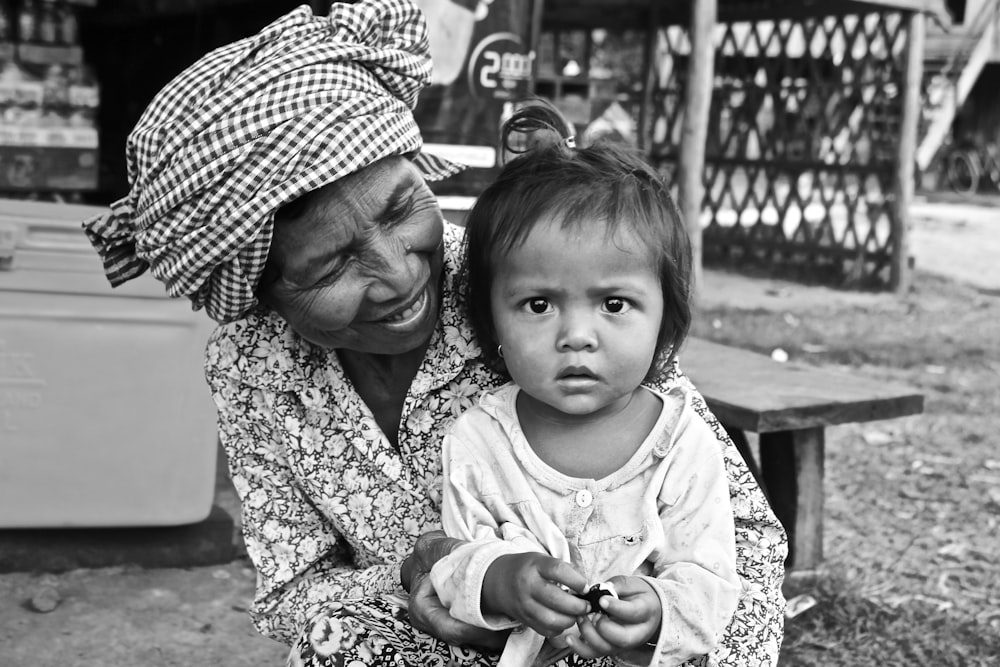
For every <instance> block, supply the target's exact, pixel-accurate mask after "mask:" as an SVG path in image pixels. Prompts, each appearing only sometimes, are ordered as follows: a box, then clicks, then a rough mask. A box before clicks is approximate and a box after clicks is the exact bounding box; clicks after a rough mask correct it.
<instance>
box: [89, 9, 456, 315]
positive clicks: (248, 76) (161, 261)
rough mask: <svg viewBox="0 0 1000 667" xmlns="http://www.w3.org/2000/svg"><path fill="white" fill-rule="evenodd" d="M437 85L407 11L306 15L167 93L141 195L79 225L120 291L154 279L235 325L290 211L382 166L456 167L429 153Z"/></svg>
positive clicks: (287, 19) (153, 109)
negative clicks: (422, 126)
mask: <svg viewBox="0 0 1000 667" xmlns="http://www.w3.org/2000/svg"><path fill="white" fill-rule="evenodd" d="M429 82H430V60H429V56H428V46H427V32H426V26H425V24H424V19H423V16H422V15H421V14H420V11H419V10H418V9H417V8H416V7H415V6H414V5H413V4H411V3H410V2H409V0H362V1H361V2H358V3H356V4H353V5H346V4H340V3H336V4H334V5H333V6H332V7H331V10H330V15H329V17H321V16H313V14H312V11H311V10H310V9H309V7H307V6H302V7H299V8H297V9H296V10H294V11H292V12H291V13H289V14H287V15H286V16H284V17H282V18H280V19H278V20H277V21H275V22H274V23H272V24H271V25H269V26H268V27H266V28H265V29H264V30H262V31H261V32H260V33H258V34H256V35H254V36H252V37H248V38H246V39H243V40H240V41H238V42H234V43H232V44H229V45H226V46H223V47H221V48H219V49H216V50H215V51H212V52H211V53H209V54H207V55H206V56H204V57H203V58H201V59H200V60H198V61H197V62H196V63H194V64H193V65H192V66H190V67H189V68H188V69H186V70H185V71H184V72H182V73H181V74H180V75H179V76H177V77H176V78H175V79H174V80H173V81H171V82H170V83H169V84H167V86H166V87H165V88H164V89H163V90H161V91H160V92H159V93H158V94H157V96H156V97H155V98H154V99H153V101H152V102H151V103H150V105H149V106H148V107H147V109H146V111H145V112H144V113H143V115H142V117H141V118H140V120H139V123H138V124H137V125H136V127H135V128H134V129H133V130H132V132H131V134H130V135H129V137H128V142H127V146H126V159H127V162H128V179H129V183H130V185H131V189H130V191H129V193H128V195H126V196H125V197H124V198H122V199H120V200H118V201H117V202H115V203H114V204H112V205H111V208H110V210H109V212H107V213H105V214H103V215H100V216H96V217H94V218H91V219H89V220H87V221H85V222H84V223H83V226H84V230H85V231H86V233H87V235H88V237H89V238H90V241H91V243H92V244H93V245H94V247H95V248H96V249H97V251H98V253H99V254H100V255H101V257H102V259H103V261H104V270H105V273H106V274H107V277H108V280H109V281H110V282H111V284H112V285H116V286H117V285H120V284H122V283H124V282H126V281H128V280H131V279H132V278H135V277H137V276H139V275H141V274H142V273H144V272H145V271H146V270H147V269H150V270H151V271H152V273H153V276H155V277H156V278H157V279H159V280H160V281H162V282H163V283H165V284H166V286H167V294H169V295H170V296H174V297H180V296H187V297H189V298H190V299H191V300H192V302H193V304H194V307H195V309H198V308H201V307H205V308H206V310H207V312H208V314H209V316H210V317H212V318H213V319H215V320H217V321H219V322H228V321H231V320H235V319H238V318H240V317H242V316H243V315H244V314H246V313H247V312H248V311H249V310H250V309H251V308H253V307H254V306H255V305H256V303H257V300H256V297H255V295H254V291H255V288H256V285H257V283H258V281H259V278H260V275H261V272H262V271H263V268H264V262H265V260H266V259H267V253H268V250H269V248H270V245H271V235H272V230H273V225H274V214H275V211H276V210H277V209H278V208H279V207H281V206H282V205H283V204H286V203H288V202H289V201H292V200H293V199H295V198H297V197H299V196H301V195H302V194H305V193H306V192H310V191H312V190H315V189H317V188H319V187H321V186H323V185H326V184H327V183H331V182H333V181H335V180H337V179H339V178H341V177H343V176H346V175H348V174H351V173H354V172H356V171H358V170H359V169H361V168H363V167H366V166H368V165H370V164H372V163H374V162H376V161H378V160H380V159H382V158H384V157H388V156H391V155H411V156H413V158H414V161H415V162H416V164H417V166H418V167H419V168H420V169H421V171H422V172H423V173H424V176H425V178H427V179H428V180H437V179H440V178H444V177H446V176H449V175H451V174H453V173H455V172H456V171H458V169H459V167H458V166H457V165H453V164H450V163H447V162H445V161H443V160H440V159H437V158H434V157H432V156H429V155H424V154H419V150H420V147H421V139H420V133H419V130H418V128H417V125H416V122H415V121H414V119H413V112H412V110H413V107H414V106H415V105H416V101H417V96H418V94H419V92H420V90H421V89H422V88H423V87H424V86H426V85H428V83H429Z"/></svg>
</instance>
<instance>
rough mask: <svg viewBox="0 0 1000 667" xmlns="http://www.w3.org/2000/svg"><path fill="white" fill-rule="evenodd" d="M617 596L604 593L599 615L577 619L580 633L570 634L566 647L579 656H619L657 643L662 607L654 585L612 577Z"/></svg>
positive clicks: (636, 578)
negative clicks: (577, 634)
mask: <svg viewBox="0 0 1000 667" xmlns="http://www.w3.org/2000/svg"><path fill="white" fill-rule="evenodd" d="M611 583H612V584H614V586H615V590H616V591H617V592H618V598H619V599H617V600H616V599H614V598H613V597H611V596H610V595H605V596H603V597H602V598H601V599H600V602H599V603H598V604H599V606H600V607H601V613H600V614H590V615H588V616H587V617H586V618H585V619H584V620H582V621H580V623H579V628H580V635H579V636H578V637H577V636H573V637H569V638H568V639H567V644H568V646H569V647H570V648H571V649H572V650H573V652H574V653H576V654H578V655H579V656H580V657H582V658H588V659H589V658H598V657H601V656H605V655H620V654H621V653H623V652H625V651H628V650H630V649H636V648H642V649H646V650H649V651H651V650H652V648H651V647H649V648H647V647H646V644H647V643H654V644H655V642H656V639H657V637H658V636H659V633H660V623H661V618H662V610H661V608H660V598H659V597H658V596H657V595H656V591H655V590H653V587H652V586H651V585H650V584H649V583H648V582H647V581H645V580H643V579H642V578H641V577H621V576H619V577H612V578H611Z"/></svg>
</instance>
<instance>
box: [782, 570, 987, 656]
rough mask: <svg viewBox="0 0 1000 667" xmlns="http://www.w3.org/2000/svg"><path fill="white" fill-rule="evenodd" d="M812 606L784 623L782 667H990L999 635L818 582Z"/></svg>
mask: <svg viewBox="0 0 1000 667" xmlns="http://www.w3.org/2000/svg"><path fill="white" fill-rule="evenodd" d="M808 593H809V594H810V595H812V596H813V597H814V598H815V599H816V601H817V604H816V606H814V607H812V608H811V609H808V610H806V611H805V612H803V613H802V614H800V615H799V616H796V617H795V618H792V619H790V620H788V621H787V622H786V623H785V642H784V644H783V645H782V650H781V661H780V664H781V665H782V667H819V666H822V667H857V666H858V665H879V666H880V667H897V666H898V667H913V666H914V665H928V666H931V665H933V666H934V667H995V666H996V665H998V664H1000V631H997V630H994V629H993V628H990V627H989V626H985V625H983V624H980V623H975V622H973V621H968V620H960V619H956V618H954V617H952V616H950V615H948V614H946V613H942V612H941V611H939V610H938V608H937V607H935V606H934V605H932V604H926V603H921V602H913V603H909V604H907V605H902V606H898V607H891V606H888V605H885V604H880V603H878V602H876V601H873V600H869V599H866V598H864V597H861V596H860V595H858V594H857V593H856V592H852V591H850V590H845V588H844V586H843V582H838V581H835V580H824V581H823V582H822V583H821V584H820V585H818V586H817V587H815V588H813V589H812V590H810V591H808Z"/></svg>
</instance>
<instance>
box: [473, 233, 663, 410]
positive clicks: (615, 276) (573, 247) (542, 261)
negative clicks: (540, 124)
mask: <svg viewBox="0 0 1000 667" xmlns="http://www.w3.org/2000/svg"><path fill="white" fill-rule="evenodd" d="M605 232H606V226H605V223H604V222H603V221H601V220H590V221H586V222H585V223H584V224H582V225H578V226H574V227H573V228H570V229H566V230H563V229H560V227H559V224H558V222H556V223H553V222H552V221H551V220H550V219H549V218H542V219H541V220H539V221H538V223H536V225H535V228H534V229H533V230H532V231H531V233H530V234H529V235H528V237H527V239H526V240H525V242H524V244H523V245H521V246H520V247H518V248H515V249H513V250H512V251H511V252H510V253H509V254H508V255H507V256H505V257H502V258H500V261H499V262H497V273H496V276H495V278H494V281H493V288H492V292H491V298H492V308H493V322H494V326H495V328H496V332H497V337H498V340H499V342H500V344H501V345H502V346H503V360H504V363H505V364H506V366H507V370H508V371H509V372H510V375H511V377H512V378H513V379H514V381H515V382H516V383H517V384H518V385H520V386H521V388H522V389H523V390H524V391H525V393H527V394H528V395H529V396H530V397H532V398H534V399H535V400H536V401H537V402H538V405H537V407H538V408H539V409H543V410H544V409H548V408H551V409H553V410H555V411H556V412H558V413H560V415H588V416H593V415H594V414H595V413H600V412H603V411H606V412H608V413H614V412H615V411H617V410H618V409H620V408H621V407H623V406H624V405H625V404H626V403H627V401H628V400H629V397H630V395H631V393H632V391H633V390H635V388H636V387H638V386H639V384H640V383H641V382H642V380H643V378H644V377H645V376H646V373H647V372H648V371H649V368H650V365H651V364H652V361H653V356H654V355H655V353H656V339H657V335H658V334H659V330H660V322H661V320H662V319H663V294H662V291H661V289H660V280H659V275H658V273H657V270H656V266H655V265H654V262H653V258H652V253H651V252H650V251H649V250H648V249H646V248H645V247H644V245H643V244H642V242H641V241H640V240H639V238H638V237H637V236H636V235H634V234H631V233H629V232H627V231H622V230H621V229H619V231H618V232H617V234H616V235H615V238H614V239H613V240H609V239H607V238H606V233H605ZM546 406H547V407H546Z"/></svg>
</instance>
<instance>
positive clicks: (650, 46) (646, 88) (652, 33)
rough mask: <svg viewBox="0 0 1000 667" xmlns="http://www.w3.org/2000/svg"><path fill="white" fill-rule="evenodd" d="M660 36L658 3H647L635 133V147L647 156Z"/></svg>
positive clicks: (649, 149)
mask: <svg viewBox="0 0 1000 667" xmlns="http://www.w3.org/2000/svg"><path fill="white" fill-rule="evenodd" d="M659 34H660V3H659V2H657V0H652V2H650V3H649V28H648V29H647V30H646V42H645V44H643V47H642V71H643V82H642V102H640V104H639V127H638V128H637V132H636V145H637V146H638V147H639V150H642V151H645V153H646V155H647V156H648V155H649V153H650V151H651V150H652V149H653V128H652V122H653V121H652V119H653V118H655V117H656V114H654V113H653V90H654V89H655V87H656V84H657V81H656V68H655V67H654V58H655V57H656V44H657V40H658V38H659Z"/></svg>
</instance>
